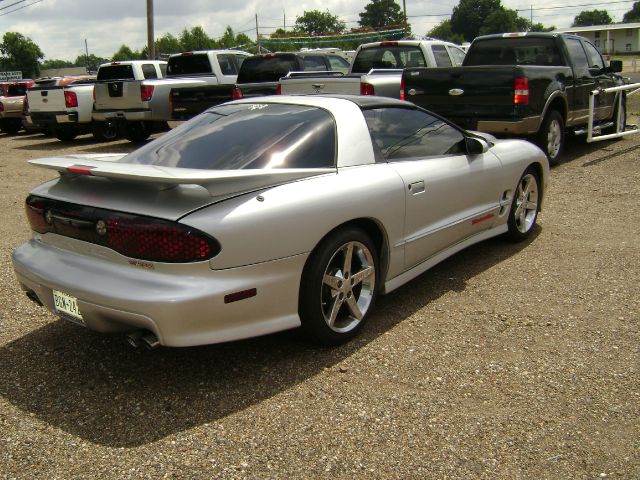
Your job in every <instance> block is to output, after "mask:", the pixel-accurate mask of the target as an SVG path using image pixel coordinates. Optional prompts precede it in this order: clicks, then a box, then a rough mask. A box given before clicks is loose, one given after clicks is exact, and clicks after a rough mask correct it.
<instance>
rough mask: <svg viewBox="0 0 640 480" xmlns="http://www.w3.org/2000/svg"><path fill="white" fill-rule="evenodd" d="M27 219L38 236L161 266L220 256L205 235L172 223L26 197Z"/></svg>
mask: <svg viewBox="0 0 640 480" xmlns="http://www.w3.org/2000/svg"><path fill="white" fill-rule="evenodd" d="M26 212H27V219H28V220H29V225H30V226H31V229H32V230H33V231H35V232H38V233H42V234H44V233H49V232H51V233H56V234H58V235H63V236H66V237H71V238H76V239H78V240H82V241H85V242H89V243H94V244H97V245H102V246H105V247H107V248H111V249H113V250H115V251H116V252H118V253H120V254H122V255H125V256H127V257H131V258H135V259H139V260H148V261H151V262H164V263H188V262H201V261H204V260H209V259H210V258H213V257H214V256H216V255H217V254H218V253H219V252H220V244H219V243H218V242H217V241H216V239H214V238H212V237H210V236H209V235H207V234H205V233H203V232H200V231H199V230H196V229H195V228H191V227H189V226H187V225H183V224H180V223H176V222H171V221H167V220H161V219H159V218H152V217H144V216H139V215H128V214H125V213H118V212H113V211H109V210H102V209H94V208H88V207H82V206H79V205H74V204H67V203H63V202H56V201H52V200H47V199H44V198H41V197H33V196H30V197H29V198H27V202H26Z"/></svg>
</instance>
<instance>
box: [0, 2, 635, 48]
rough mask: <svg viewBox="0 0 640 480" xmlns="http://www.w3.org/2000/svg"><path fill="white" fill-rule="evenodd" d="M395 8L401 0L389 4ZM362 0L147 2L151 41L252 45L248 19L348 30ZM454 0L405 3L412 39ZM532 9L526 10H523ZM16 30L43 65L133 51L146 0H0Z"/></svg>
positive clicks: (567, 17) (559, 6)
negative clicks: (321, 17) (226, 37)
mask: <svg viewBox="0 0 640 480" xmlns="http://www.w3.org/2000/svg"><path fill="white" fill-rule="evenodd" d="M397 1H398V3H399V4H401V0H397ZM367 3H368V0H269V1H266V0H232V1H229V0H180V1H176V0H154V23H155V37H156V38H158V37H160V36H162V35H163V34H165V33H171V34H173V35H175V36H178V35H179V34H180V32H181V31H182V30H183V29H184V28H185V27H187V28H191V27H194V26H196V25H200V26H202V27H203V28H204V29H205V31H206V32H207V34H208V35H209V36H210V37H213V38H217V37H220V36H221V35H222V34H223V33H224V30H225V28H226V27H227V25H230V26H231V27H232V28H233V30H234V31H235V32H236V33H239V32H244V33H246V34H247V35H248V36H249V37H251V38H252V39H255V35H256V30H255V23H256V19H255V15H256V14H257V15H258V27H259V31H260V33H270V32H273V31H274V30H275V29H276V28H279V27H282V26H283V24H284V23H285V22H286V25H287V26H288V27H290V26H292V25H293V24H294V22H295V19H296V17H297V16H300V15H302V14H303V13H304V12H305V11H306V10H316V9H317V10H322V11H325V10H327V9H328V10H329V11H330V12H331V13H332V14H333V15H338V16H339V17H340V18H341V19H342V20H343V21H345V22H346V23H347V27H356V26H357V25H358V24H357V21H358V19H359V17H358V13H359V12H362V11H363V10H364V7H365V5H366V4H367ZM457 4H458V0H436V1H435V2H429V3H427V2H424V1H419V0H406V8H407V15H408V16H409V22H410V23H411V26H412V31H413V33H414V34H415V35H426V33H427V32H428V31H429V30H430V29H431V28H433V27H434V26H435V25H437V24H438V23H440V22H441V21H442V20H445V19H447V18H449V16H450V14H451V11H452V9H453V7H454V6H455V5H457ZM502 5H503V6H504V7H506V8H511V9H516V10H519V13H520V15H521V16H524V17H527V18H529V17H530V16H531V13H533V21H534V22H536V23H537V22H541V23H543V24H544V25H547V26H551V25H554V26H555V27H557V28H565V27H569V26H571V22H572V21H573V18H574V17H575V16H576V15H577V14H578V13H580V12H581V11H582V10H593V9H601V10H602V9H606V10H608V12H609V15H610V16H611V17H612V18H613V20H614V22H616V21H620V20H621V19H622V16H623V15H624V13H625V12H627V11H628V10H630V9H631V8H632V6H633V0H626V1H625V0H613V1H609V2H607V3H606V6H605V4H602V2H597V1H596V0H567V1H566V2H563V3H559V2H557V1H556V0H502ZM531 7H533V12H532V11H531ZM5 32H19V33H21V34H23V35H25V36H27V37H29V38H31V39H32V40H33V41H34V42H35V43H36V44H38V46H39V47H40V49H41V50H42V51H43V52H44V54H45V59H54V58H56V59H64V60H75V58H76V57H77V56H78V55H80V54H83V53H84V49H85V39H86V41H87V45H88V48H89V53H92V54H95V55H97V56H100V57H105V58H110V57H111V56H112V55H113V53H114V52H116V51H117V50H118V48H119V47H120V45H122V44H126V45H128V46H129V47H131V48H132V49H134V50H138V49H141V48H142V47H143V46H144V45H146V39H147V24H146V0H108V1H101V0H0V36H1V35H4V33H5Z"/></svg>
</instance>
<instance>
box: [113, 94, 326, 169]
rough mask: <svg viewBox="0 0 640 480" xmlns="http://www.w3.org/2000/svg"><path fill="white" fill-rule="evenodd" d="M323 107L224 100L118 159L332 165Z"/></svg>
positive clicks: (188, 164)
mask: <svg viewBox="0 0 640 480" xmlns="http://www.w3.org/2000/svg"><path fill="white" fill-rule="evenodd" d="M335 156H336V133H335V121H334V119H333V117H332V115H331V114H329V113H328V112H327V111H325V110H322V109H320V108H316V107H308V106H303V105H285V104H275V103H256V104H249V103H243V104H235V105H222V106H219V107H215V108H212V109H210V110H208V111H206V112H205V113H203V114H201V115H199V116H197V117H195V118H194V119H192V120H190V121H189V122H187V123H185V124H183V125H181V126H180V127H178V128H176V129H174V130H172V131H171V132H169V133H168V134H166V135H164V136H162V137H160V138H158V139H157V140H155V141H153V142H151V143H149V144H147V145H146V146H144V147H142V148H140V149H139V150H136V151H135V152H133V153H131V154H129V155H127V156H125V157H124V158H122V159H121V160H120V161H121V162H122V163H137V164H146V165H160V166H165V167H181V168H195V169H204V170H240V169H251V168H323V167H333V166H335Z"/></svg>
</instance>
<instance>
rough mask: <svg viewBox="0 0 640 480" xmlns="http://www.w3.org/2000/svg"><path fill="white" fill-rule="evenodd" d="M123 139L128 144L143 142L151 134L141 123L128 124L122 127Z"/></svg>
mask: <svg viewBox="0 0 640 480" xmlns="http://www.w3.org/2000/svg"><path fill="white" fill-rule="evenodd" d="M123 134H124V138H126V139H127V140H129V141H130V142H144V141H145V140H146V139H147V138H149V135H151V132H150V131H149V129H148V128H147V126H146V125H145V124H144V123H142V122H128V123H126V124H125V125H124V133H123Z"/></svg>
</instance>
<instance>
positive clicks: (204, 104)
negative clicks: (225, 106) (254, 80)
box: [171, 84, 234, 120]
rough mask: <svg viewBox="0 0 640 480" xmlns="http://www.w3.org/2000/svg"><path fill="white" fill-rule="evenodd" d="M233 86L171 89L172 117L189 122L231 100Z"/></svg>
mask: <svg viewBox="0 0 640 480" xmlns="http://www.w3.org/2000/svg"><path fill="white" fill-rule="evenodd" d="M233 87H234V86H233V84H229V85H208V86H199V87H185V88H172V89H171V105H172V109H171V115H172V117H173V118H174V119H176V120H188V119H190V118H192V117H194V116H196V115H198V114H200V113H202V112H204V111H205V110H206V109H207V108H209V107H212V106H214V105H218V104H220V103H223V102H227V101H229V100H231V92H232V90H233Z"/></svg>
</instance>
